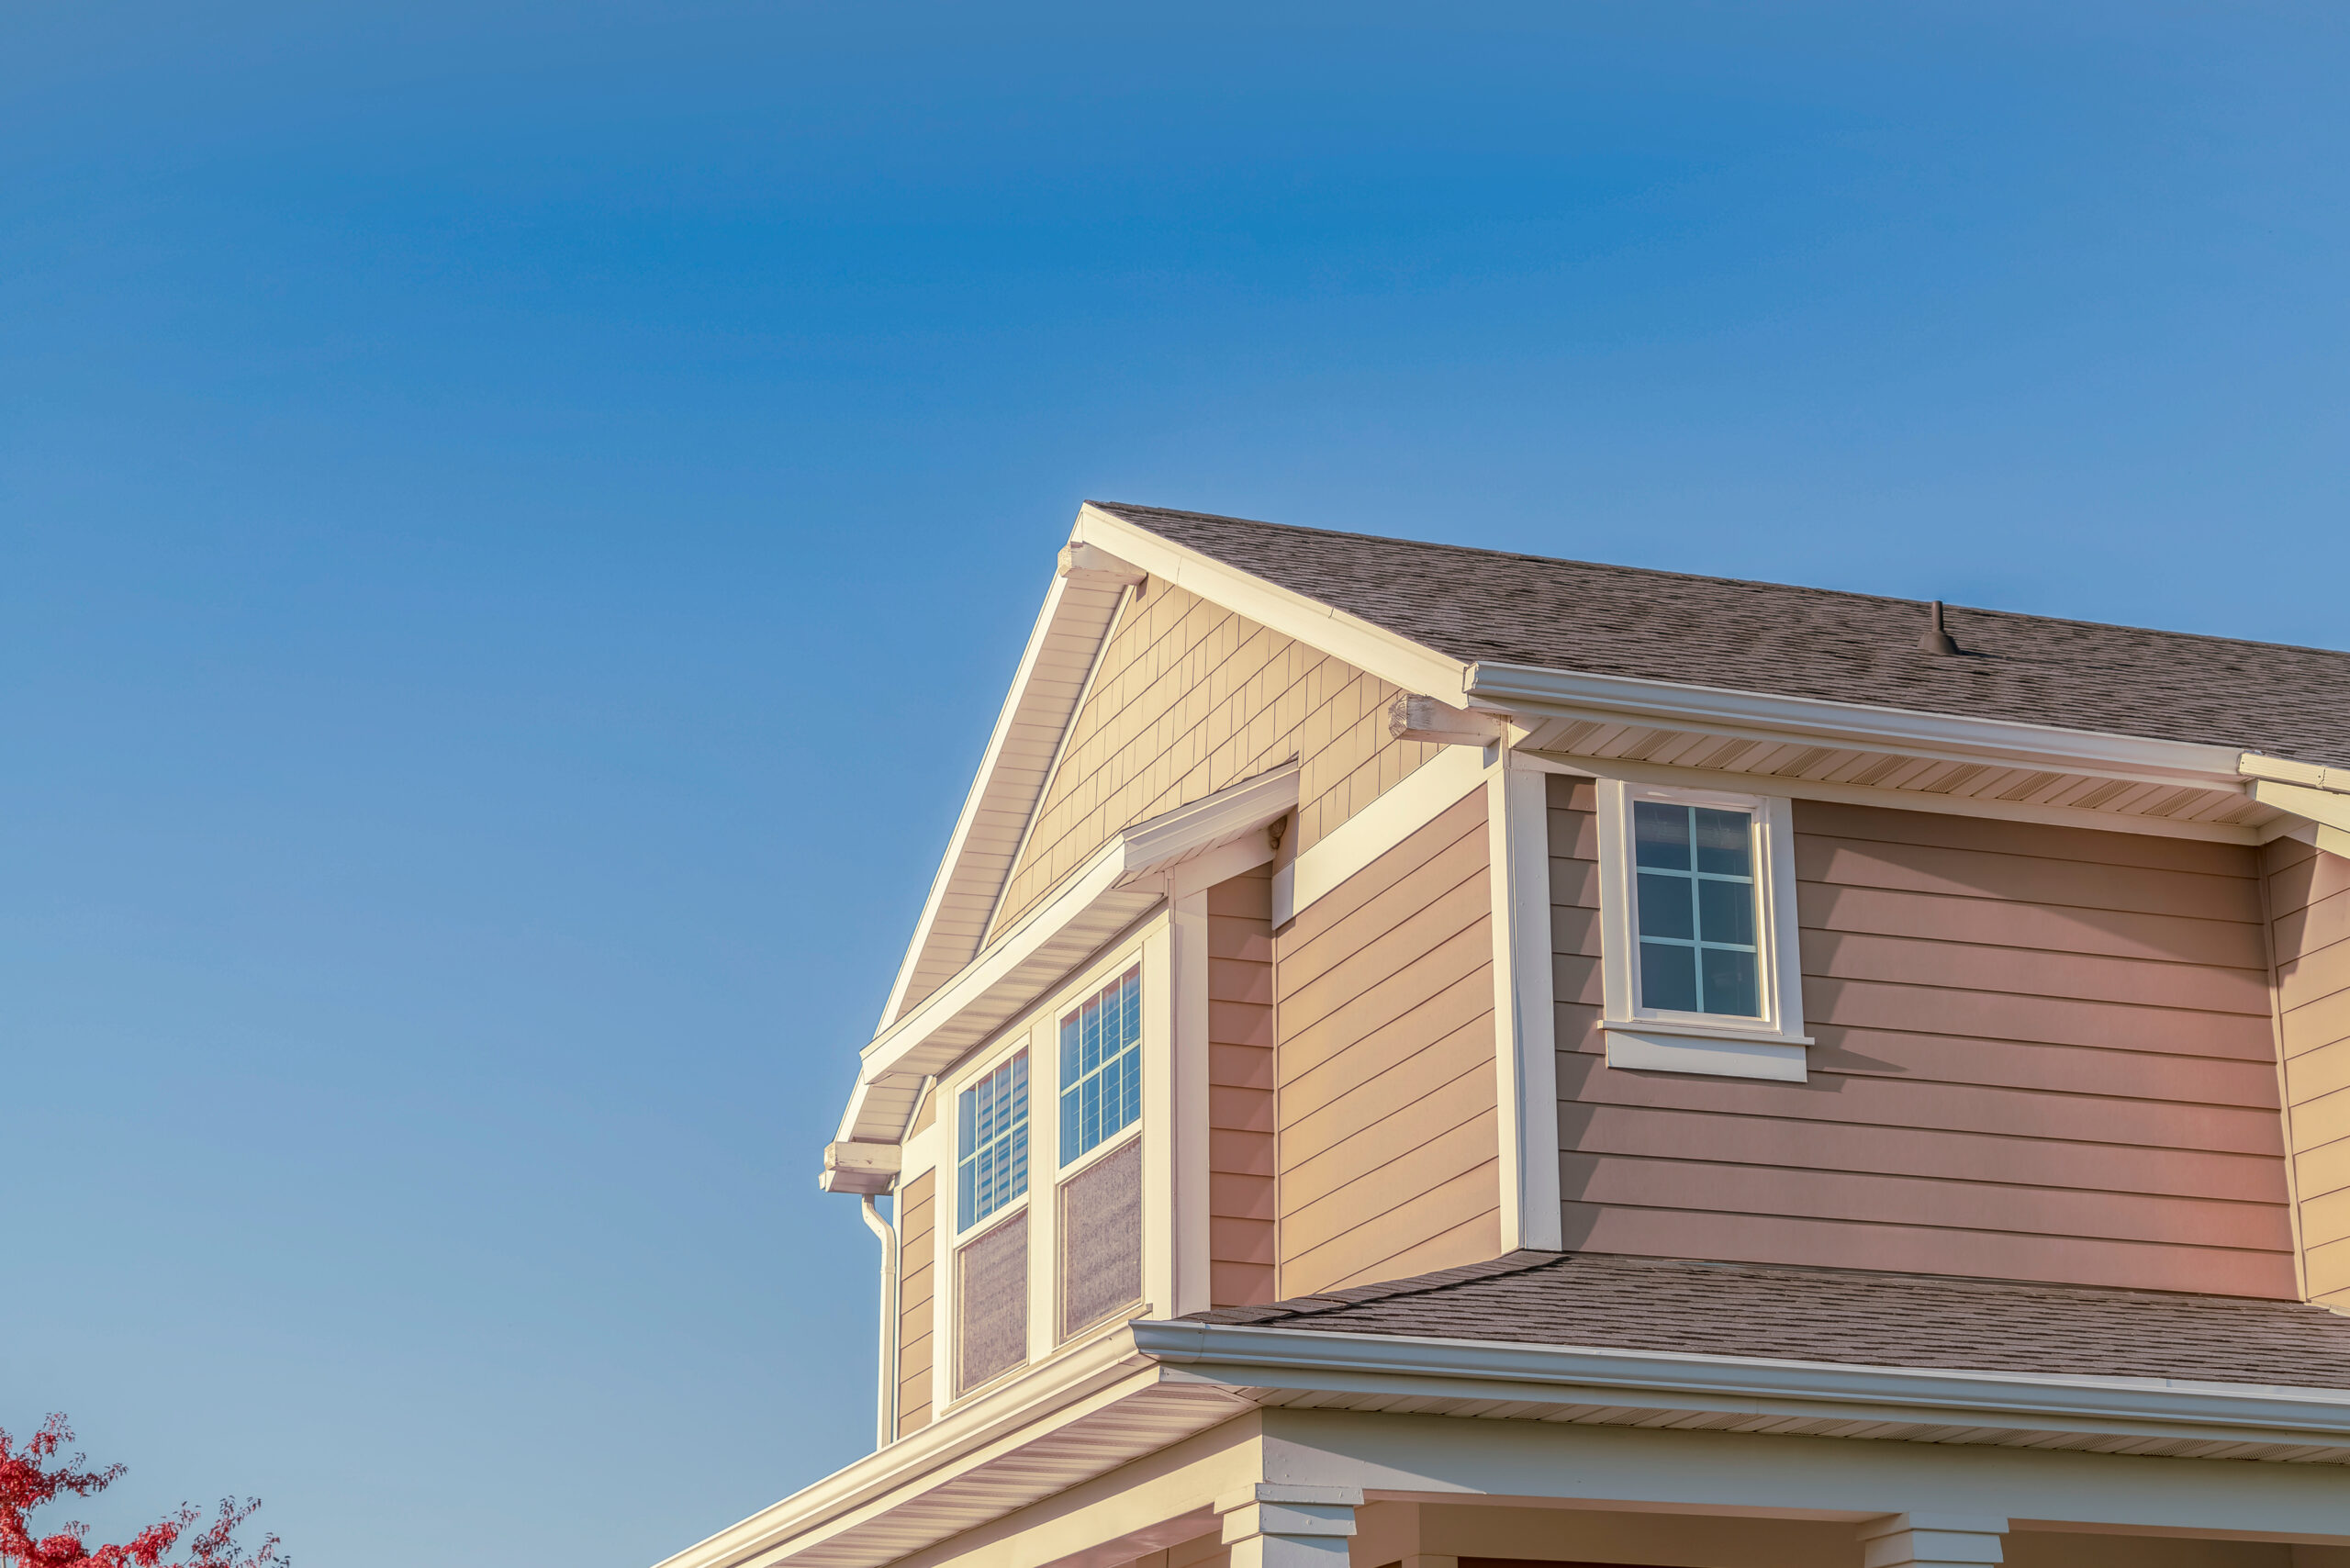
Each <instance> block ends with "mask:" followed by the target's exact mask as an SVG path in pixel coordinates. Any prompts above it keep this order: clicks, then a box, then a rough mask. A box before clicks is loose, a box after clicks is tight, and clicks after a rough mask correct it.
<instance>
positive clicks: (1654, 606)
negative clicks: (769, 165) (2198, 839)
mask: <svg viewBox="0 0 2350 1568" xmlns="http://www.w3.org/2000/svg"><path fill="white" fill-rule="evenodd" d="M1091 504H1092V505H1093V506H1095V507H1098V508H1100V509H1101V510H1103V511H1107V512H1110V513H1111V514H1113V515H1114V516H1116V517H1120V518H1123V519H1125V521H1129V522H1131V523H1134V524H1135V525H1136V526H1137V527H1139V528H1144V529H1147V530H1148V531H1149V532H1153V533H1156V534H1158V535H1159V536H1160V537H1162V538H1165V539H1168V540H1170V541H1172V542H1174V543H1178V544H1181V545H1185V546H1188V547H1189V548H1191V549H1193V550H1197V551H1199V552H1201V553H1202V554H1207V555H1211V556H1213V557H1214V558H1215V559H1217V560H1219V561H1223V562H1225V563H1226V564H1227V565H1230V566H1237V567H1239V568H1240V569H1241V570H1243V571H1246V572H1249V573H1252V574H1254V575H1255V576H1257V577H1263V578H1265V579H1266V580H1268V581H1270V582H1272V583H1276V584H1278V585H1280V586H1281V587H1282V588H1289V589H1291V590H1292V591H1293V592H1296V593H1301V594H1304V595H1305V596H1306V597H1308V598H1310V599H1318V600H1320V601H1321V602H1322V603H1324V604H1327V605H1330V606H1332V607H1333V608H1335V609H1338V610H1345V611H1347V612H1348V613H1349V614H1351V615H1355V616H1359V617H1360V618H1361V619H1362V620H1365V621H1368V622H1371V623H1372V624H1373V625H1376V626H1381V627H1384V628H1385V629H1387V630H1388V631H1391V632H1393V633H1398V634H1399V635H1402V636H1404V637H1408V638H1410V639H1412V640H1413V641H1414V642H1416V643H1419V644H1422V645H1424V646H1426V647H1429V648H1433V649H1435V650H1436V651H1438V653H1442V654H1445V655H1449V656H1451V657H1453V658H1456V659H1461V660H1464V661H1466V660H1491V661H1494V662H1499V663H1506V664H1517V665H1531V666H1537V667H1539V668H1545V669H1559V670H1576V671H1582V672H1584V673H1588V674H1595V675H1612V676H1624V677H1629V678H1638V679H1651V680H1669V681H1676V682H1681V683H1684V684H1688V685H1695V686H1708V687H1717V688H1722V689H1729V690H1735V691H1749V692H1760V693H1765V694H1769V695H1773V696H1783V697H1807V698H1815V699H1822V700H1829V701H1836V702H1860V703H1868V704H1871V705H1874V706H1878V707H1887V708H1901V709H1908V710H1910V711H1917V712H1926V713H1946V714H1954V715H1958V716H1962V717H1968V718H1982V719H2004V720H2012V721H2019V722H2026V723H2036V724H2053V725H2057V726H2061V727H2063V728H2066V729H2076V730H2090V731H2097V732H2100V733H2103V734H2123V735H2133V736H2138V737H2141V738H2143V739H2150V740H2172V741H2188V742H2193V743H2198V744H2202V745H2220V746H2231V747H2242V748H2244V749H2245V750H2249V751H2258V752H2264V753H2266V754H2268V755H2270V756H2287V757H2293V758H2296V759H2299V760H2300V761H2304V762H2316V763H2325V764H2331V765H2333V766H2336V767H2350V653H2338V652H2333V651H2331V650H2327V649H2322V648H2297V647H2290V646H2287V645H2285V644H2275V643H2252V642H2241V641H2236V640H2233V639H2231V638H2225V637H2206V636H2199V635H2196V634H2193V633H2183V632H2157V631H2149V630H2145V629H2143V628H2140V627H2134V626H2108V625H2102V624H2099V623H2098V622H2086V621H2059V620H2053V619H2051V618H2049V617H2046V616H2039V615H2015V614H2010V613H2009V612H2007V611H2004V610H1970V609H1964V608H1957V607H1953V608H1952V609H1951V610H1950V611H1949V622H1950V629H1951V632H1952V633H1953V635H1955V636H1956V638H1957V640H1958V644H1959V646H1960V647H1961V648H1962V649H1964V650H1965V652H1964V655H1962V656H1957V657H1949V656H1942V655H1933V654H1928V653H1925V652H1923V651H1921V650H1920V649H1919V646H1918V634H1919V632H1921V631H1922V630H1924V628H1925V616H1926V610H1925V607H1924V606H1923V605H1922V604H1920V603H1919V602H1918V601H1916V600H1914V599H1881V598H1877V597H1875V596H1874V595H1870V594H1859V593H1839V592H1833V591H1830V590H1829V589H1825V588H1793V587H1788V586H1786V585H1784V584H1779V583H1755V582H1741V581H1738V580H1736V579H1732V578H1728V577H1691V576H1687V575H1684V574H1683V573H1679V572H1659V571H1650V570H1646V569H1643V568H1639V567H1632V566H1601V565H1595V564H1593V563H1591V562H1587V561H1561V560H1553V559H1550V558H1549V557H1547V556H1541V555H1518V554H1507V553H1505V552H1502V551H1497V550H1472V549H1466V548H1463V547H1461V546H1459V545H1452V544H1427V543H1416V542H1413V541H1410V540H1402V539H1382V538H1378V537H1375V536H1373V535H1370V534H1362V533H1334V532H1325V531H1323V530H1321V529H1311V528H1292V527H1289V526H1286V525H1284V524H1280V523H1270V522H1253V521H1248V520H1246V519H1241V518H1229V517H1214V516H1210V515H1207V514H1204V513H1200V512H1183V511H1169V510H1163V509H1161V508H1158V507H1145V506H1133V505H1128V504H1125V503H1123V502H1114V501H1095V502H1092V503H1091Z"/></svg>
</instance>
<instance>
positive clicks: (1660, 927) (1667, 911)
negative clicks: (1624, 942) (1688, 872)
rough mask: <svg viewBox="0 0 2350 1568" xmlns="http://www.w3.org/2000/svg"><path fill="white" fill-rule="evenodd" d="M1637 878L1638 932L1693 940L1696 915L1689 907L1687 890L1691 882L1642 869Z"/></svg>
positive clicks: (1695, 930)
mask: <svg viewBox="0 0 2350 1568" xmlns="http://www.w3.org/2000/svg"><path fill="white" fill-rule="evenodd" d="M1639 881H1640V935H1643V936H1677V937H1679V938H1680V939H1681V940H1682V941H1684V942H1689V941H1694V940H1695V939H1696V935H1697V927H1696V923H1695V914H1694V913H1692V912H1691V910H1690V907H1689V890H1690V888H1691V887H1692V886H1693V885H1694V883H1693V882H1692V880H1691V879H1689V878H1687V877H1674V876H1670V875H1667V874H1665V873H1663V872H1659V871H1643V872H1641V873H1640V878H1639Z"/></svg>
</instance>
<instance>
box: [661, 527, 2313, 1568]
mask: <svg viewBox="0 0 2350 1568" xmlns="http://www.w3.org/2000/svg"><path fill="white" fill-rule="evenodd" d="M1039 565H1040V567H1041V566H1042V565H1043V563H1041V562H1040V563H1039ZM1040 575H1042V574H1041V571H1040ZM822 1179H823V1184H824V1185H825V1187H826V1188H827V1189H828V1190H830V1191H832V1192H834V1193H847V1194H854V1195H856V1199H855V1200H853V1201H861V1202H862V1204H863V1207H864V1211H865V1216H866V1218H867V1222H868V1223H869V1224H870V1225H871V1226H872V1227H873V1229H874V1231H875V1233H876V1235H877V1237H878V1240H879V1247H880V1251H881V1255H882V1273H883V1292H882V1295H883V1310H882V1322H881V1326H880V1334H879V1361H880V1371H879V1378H878V1405H879V1438H880V1443H879V1446H878V1450H877V1451H876V1452H874V1453H873V1454H872V1455H871V1456H870V1457H868V1458H866V1459H863V1460H860V1461H858V1462H856V1463H855V1464H852V1465H850V1466H849V1467H848V1468H846V1469H845V1470H843V1471H841V1472H840V1473H837V1474H835V1475H834V1476H832V1477H830V1478H828V1479H826V1480H823V1481H821V1482H819V1483H817V1484H814V1485H812V1486H811V1487H809V1488H807V1489H806V1490H804V1491H801V1492H800V1493H798V1494H796V1495H792V1496H789V1497H788V1498H785V1499H784V1500H783V1501H781V1502H779V1503H777V1504H776V1505H774V1506H772V1507H769V1508H767V1509H766V1510H764V1511H763V1512H761V1513H759V1514H757V1515H755V1516H754V1517H753V1518H749V1519H746V1520H744V1521H743V1522H742V1523H740V1524H738V1525H735V1526H733V1527H732V1528H731V1529H724V1530H722V1531H720V1532H719V1533H718V1534H716V1535H713V1536H712V1537H711V1538H710V1539H709V1540H705V1541H703V1542H701V1543H700V1544H699V1545H697V1546H694V1547H692V1548H690V1549H688V1550H687V1551H683V1552H680V1553H679V1554H678V1555H677V1556H676V1557H674V1558H672V1559H670V1560H669V1562H668V1564H667V1565H666V1568H786V1565H789V1568H884V1565H888V1564H901V1565H903V1568H1125V1565H1128V1564H1137V1565H1141V1568H1225V1565H1226V1564H1228V1565H1229V1568H1396V1565H1400V1568H1508V1565H1509V1564H1514V1563H1524V1564H1538V1563H1550V1564H1566V1563H1585V1564H1592V1563H1617V1564H1621V1563H1647V1564H1683V1565H1692V1568H1695V1565H1706V1568H1798V1565H1800V1568H1845V1565H1850V1568H1862V1565H1866V1568H1894V1565H1897V1564H1908V1563H1919V1564H1933V1563H1985V1562H2001V1561H2005V1562H2010V1563H2017V1564H2031V1565H2056V1564H2065V1565H2076V1564H2078V1565H2087V1568H2098V1565H2120V1564H2132V1565H2139V1564H2143V1565H2150V1568H2190V1565H2213V1568H2217V1565H2221V1564H2226V1565H2231V1568H2254V1565H2261V1568H2286V1565H2288V1564H2290V1565H2295V1568H2314V1565H2318V1564H2332V1565H2336V1568H2342V1565H2350V1316H2340V1315H2339V1314H2340V1313H2341V1312H2344V1311H2350V655H2345V654H2341V653H2331V652H2323V651H2319V650H2312V649H2306V648H2297V647H2287V646H2279V645H2276V644H2264V643H2253V642H2234V641H2229V640H2226V639H2221V638H2213V637H2203V636H2189V635H2183V634H2179V633H2165V632H2153V631H2142V630H2137V629H2133V628H2129V627H2121V626H2105V625H2094V624H2088V623H2085V622H2069V621H2056V620H2048V619H2043V618H2040V617H2035V616H2028V615H2011V614H2004V613H1997V612H1992V611H1986V610H1964V609H1953V610H1948V611H1947V612H1945V611H1944V610H1943V608H1942V606H1940V605H1933V606H1928V605H1924V604H1919V603H1914V602H1909V601H1904V600H1896V599H1876V598H1871V597H1867V596H1863V595H1858V594H1849V593H1832V592H1823V591H1817V590H1813V589H1808V588H1786V587H1781V586H1777V585H1773V584H1765V583H1749V582H1733V581H1725V580H1719V579H1715V578H1707V577H1684V576H1679V575H1675V574H1672V573H1664V572H1654V571H1642V570H1631V569H1627V568H1622V567H1616V566H1593V565H1588V564H1584V563H1580V562H1573V561H1562V560H1547V559H1541V558H1538V557H1533V556H1525V555H1511V554H1497V553H1493V552H1487V551H1479V550H1470V549H1460V548H1454V547H1450V546H1443V545H1433V544H1422V543H1406V542H1403V541H1397V540H1389V539H1377V538H1368V537H1362V536H1358V535H1351V534H1341V533H1329V532H1317V531H1312V530H1305V529H1294V528H1284V527H1277V526H1274V525H1270V524H1267V523H1260V522H1249V521H1238V520H1235V519H1230V518H1220V517H1206V516H1199V515H1194V514H1189V513H1182V512H1172V511H1163V510H1155V509H1151V508H1145V507H1134V506H1122V505H1109V504H1089V505H1088V506H1086V507H1085V508H1084V509H1083V510H1081V511H1080V514H1079V516H1078V519H1077V521H1076V524H1075V528H1074V530H1073V532H1072V534H1071V536H1070V539H1069V544H1068V547H1067V548H1066V549H1065V550H1063V551H1062V552H1061V553H1060V556H1059V563H1058V571H1057V576H1055V577H1053V579H1052V583H1051V587H1050V588H1049V591H1048V592H1047V593H1046V597H1045V601H1044V607H1043V610H1042V611H1041V613H1040V614H1039V616H1038V618H1037V621H1036V626H1035V633H1034V634H1033V636H1032V637H1031V638H1030V640H1029V643H1028V645H1027V649H1026V652H1025V654H1024V656H1023V658H1022V660H1021V663H1020V666H1019V669H1018V672H1017V676H1016V678H1015V679H1014V681H1013V688H1012V690H1011V692H1010V695H1009V696H1008V697H1007V699H1006V700H1005V702H1004V706H1003V709H1002V716H1001V718H1000V719H999V720H998V722H997V723H996V726H995V730H994V733H993V735H992V737H991V739H990V741H989V744H988V747H987V751H986V755H985V756H984V758H983V759H982V761H981V763H980V765H979V774H978V778H977V779H976V780H975V782H974V783H973V785H972V787H971V790H970V794H969V797H968V801H966V802H965V805H964V807H963V812H962V815H961V819H960V821H959V822H958V823H957V827H956V829H955V833H954V836H953V839H952V841H951V842H950V843H949V845H948V846H947V848H946V857H945V859H944V861H943V862H942V864H941V865H940V868H939V870H938V874H937V879H936V880H935V882H934V884H933V886H932V888H931V890H930V895H929V900H928V902H927V903H926V904H925V905H924V907H923V913H922V916H921V920H920V923H919V924H918V925H917V926H916V928H915V930H914V933H913V936H912V943H911V945H910V946H909V948H908V950H907V953H906V958H905V962H904V965H903V967H902V969H901V971H900V972H899V974H898V977H897V980H896V983H895V985H894V986H893V987H892V989H891V991H890V996H889V999H888V1002H887V1003H886V1005H885V1006H884V1007H883V1009H882V1012H881V1017H880V1020H879V1025H878V1027H877V1029H876V1030H875V1032H874V1035H873V1037H872V1039H871V1040H870V1041H869V1042H868V1043H867V1044H866V1045H865V1046H864V1047H863V1051H862V1055H861V1057H860V1058H859V1060H858V1063H857V1067H856V1081H855V1088H854V1090H853V1092H851V1094H850V1096H849V1101H848V1104H847V1108H846V1112H845V1115H844V1117H843V1120H842V1124H841V1128H840V1132H839V1136H838V1138H837V1140H836V1141H834V1143H833V1144H832V1145H831V1146H830V1147H829V1148H827V1149H826V1150H825V1152H824V1168H823V1178H822ZM859 1418H860V1419H861V1416H860V1417H859Z"/></svg>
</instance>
